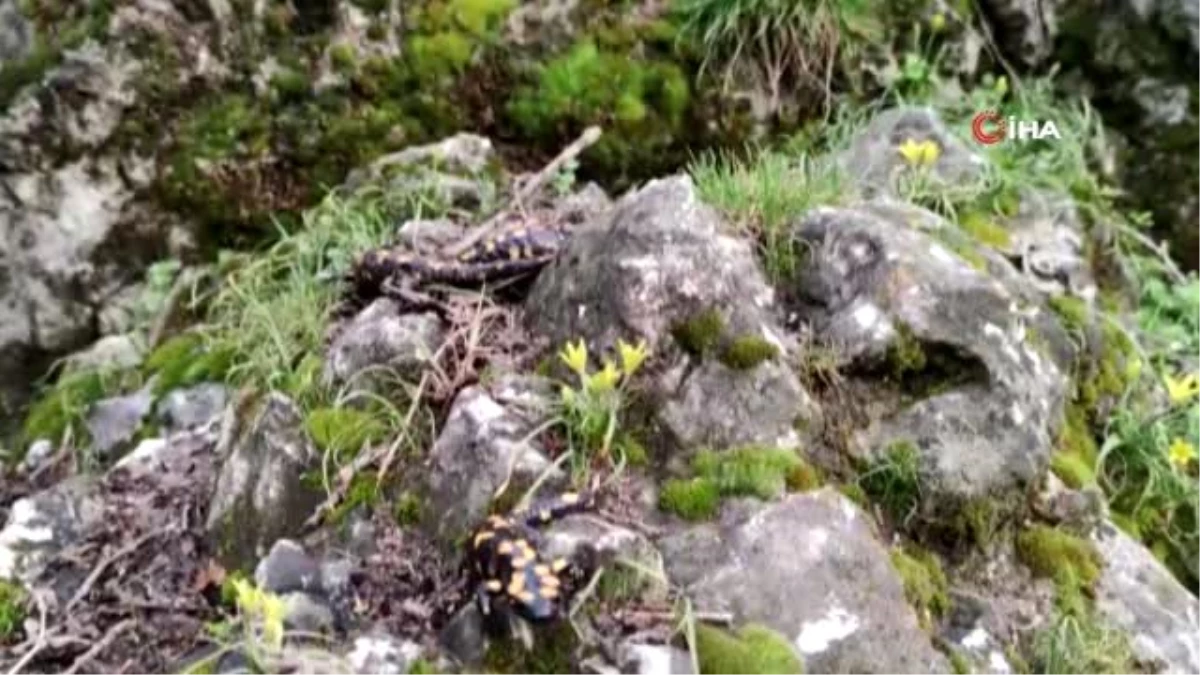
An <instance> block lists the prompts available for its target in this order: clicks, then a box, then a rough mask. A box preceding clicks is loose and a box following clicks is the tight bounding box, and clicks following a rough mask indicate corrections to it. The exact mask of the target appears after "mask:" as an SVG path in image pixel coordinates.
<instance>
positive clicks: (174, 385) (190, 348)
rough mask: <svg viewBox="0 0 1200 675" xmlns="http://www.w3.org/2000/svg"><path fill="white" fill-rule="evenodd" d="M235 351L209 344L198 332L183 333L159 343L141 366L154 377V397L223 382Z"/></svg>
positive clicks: (147, 374) (221, 344) (222, 345)
mask: <svg viewBox="0 0 1200 675" xmlns="http://www.w3.org/2000/svg"><path fill="white" fill-rule="evenodd" d="M234 355H235V351H234V349H233V347H232V346H231V345H229V344H226V343H223V342H221V343H211V344H210V343H209V342H207V341H206V340H205V339H204V337H203V336H202V335H200V334H199V333H183V334H181V335H177V336H175V337H173V338H171V339H169V340H166V341H164V342H163V343H162V344H160V345H159V346H158V347H157V348H155V350H154V351H153V352H151V353H150V355H149V356H148V357H147V358H146V361H145V363H144V364H142V372H143V374H144V375H145V376H146V377H150V376H154V378H155V380H154V394H155V395H156V396H159V395H162V394H165V393H167V392H169V391H171V390H174V389H178V388H180V387H187V386H191V385H193V384H198V383H200V382H222V381H224V379H225V375H226V374H227V373H228V372H229V368H230V367H231V365H232V364H233V359H234Z"/></svg>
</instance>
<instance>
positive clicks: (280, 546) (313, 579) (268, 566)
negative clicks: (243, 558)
mask: <svg viewBox="0 0 1200 675" xmlns="http://www.w3.org/2000/svg"><path fill="white" fill-rule="evenodd" d="M254 583H255V584H257V585H258V587H259V588H262V589H263V590H267V591H270V592H272V593H290V592H292V591H313V590H316V589H320V588H321V566H320V563H318V562H317V560H316V559H315V558H313V557H312V556H310V555H309V554H308V553H307V552H306V551H305V550H304V547H303V546H301V545H300V544H298V543H296V542H294V541H292V540H290V539H280V540H279V541H277V542H275V545H274V546H272V547H271V552H270V553H268V554H267V557H266V558H263V559H262V560H261V561H260V562H259V563H258V567H256V568H255V570H254Z"/></svg>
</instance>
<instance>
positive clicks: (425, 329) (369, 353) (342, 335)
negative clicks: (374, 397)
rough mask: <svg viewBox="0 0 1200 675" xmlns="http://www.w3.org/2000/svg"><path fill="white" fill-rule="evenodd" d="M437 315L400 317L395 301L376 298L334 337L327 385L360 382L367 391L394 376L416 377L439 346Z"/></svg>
mask: <svg viewBox="0 0 1200 675" xmlns="http://www.w3.org/2000/svg"><path fill="white" fill-rule="evenodd" d="M442 336H443V329H442V324H441V320H440V319H439V318H438V317H437V315H436V314H433V313H428V314H402V313H401V312H400V307H399V305H398V303H396V301H394V300H392V299H390V298H380V299H378V300H376V301H374V302H372V303H371V304H370V306H368V307H367V308H366V309H364V310H363V311H362V312H360V313H359V314H358V316H356V317H354V319H353V320H351V321H350V323H349V324H348V325H346V326H345V327H344V328H343V329H342V330H341V331H340V332H339V334H338V335H337V337H335V338H334V340H333V342H332V344H331V345H330V347H329V351H328V353H327V355H326V359H325V372H324V379H325V381H326V382H327V383H328V384H330V385H331V386H334V385H339V384H345V383H349V382H356V381H358V382H361V383H362V384H363V385H364V386H371V385H373V384H374V383H377V382H379V381H380V380H383V379H384V378H386V377H387V376H388V372H380V371H390V373H391V374H392V375H391V376H392V377H395V376H406V375H413V374H416V373H419V372H420V370H421V369H422V368H423V367H425V366H426V365H428V364H429V363H430V362H431V361H432V360H433V357H434V354H435V353H436V352H437V349H438V347H439V346H440V345H441V343H442Z"/></svg>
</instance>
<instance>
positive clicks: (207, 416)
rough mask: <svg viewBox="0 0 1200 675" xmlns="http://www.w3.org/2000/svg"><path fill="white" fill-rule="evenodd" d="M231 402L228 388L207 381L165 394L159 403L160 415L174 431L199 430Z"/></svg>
mask: <svg viewBox="0 0 1200 675" xmlns="http://www.w3.org/2000/svg"><path fill="white" fill-rule="evenodd" d="M228 401H229V388H228V387H226V386H225V385H223V384H218V383H216V382H204V383H201V384H198V385H196V386H193V387H188V388H187V389H176V390H174V391H171V392H169V393H167V394H166V395H165V396H163V398H162V400H160V401H159V402H158V408H157V413H158V418H159V420H160V421H161V422H162V423H163V425H164V426H166V427H167V428H168V429H171V430H173V431H182V430H188V429H197V428H199V427H203V426H205V425H207V424H208V423H210V422H212V421H213V420H214V419H216V418H217V417H219V416H220V414H221V411H222V410H224V409H225V404H226V403H227V402H228Z"/></svg>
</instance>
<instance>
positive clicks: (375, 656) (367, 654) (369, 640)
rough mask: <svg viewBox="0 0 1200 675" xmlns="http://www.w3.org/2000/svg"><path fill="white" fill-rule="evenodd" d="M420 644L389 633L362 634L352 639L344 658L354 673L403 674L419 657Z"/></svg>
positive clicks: (420, 653)
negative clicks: (350, 646) (352, 643)
mask: <svg viewBox="0 0 1200 675" xmlns="http://www.w3.org/2000/svg"><path fill="white" fill-rule="evenodd" d="M423 651H424V650H423V649H422V648H421V645H419V644H417V643H415V642H412V641H411V640H398V639H396V638H393V637H392V636H390V635H362V636H359V637H357V638H355V639H354V647H353V649H352V650H351V651H350V653H349V654H347V655H346V659H347V660H348V661H349V662H350V665H351V667H353V668H354V672H355V673H363V674H366V673H378V674H379V675H403V674H404V673H407V672H408V671H409V669H411V668H412V665H413V663H414V662H415V661H416V660H417V659H419V658H421V655H422V653H423Z"/></svg>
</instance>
